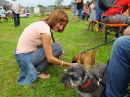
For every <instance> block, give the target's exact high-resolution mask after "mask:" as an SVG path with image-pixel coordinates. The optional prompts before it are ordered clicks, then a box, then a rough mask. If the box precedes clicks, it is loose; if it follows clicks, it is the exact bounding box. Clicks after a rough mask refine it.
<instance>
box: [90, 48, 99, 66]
mask: <svg viewBox="0 0 130 97" xmlns="http://www.w3.org/2000/svg"><path fill="white" fill-rule="evenodd" d="M97 49H98V48H97V47H96V48H94V49H93V51H92V53H91V58H92V64H93V65H96V62H95V55H96V52H97Z"/></svg>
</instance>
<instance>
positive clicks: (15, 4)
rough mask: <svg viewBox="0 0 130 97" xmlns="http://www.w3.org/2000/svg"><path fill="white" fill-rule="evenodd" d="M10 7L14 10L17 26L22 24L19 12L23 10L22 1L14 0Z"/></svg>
mask: <svg viewBox="0 0 130 97" xmlns="http://www.w3.org/2000/svg"><path fill="white" fill-rule="evenodd" d="M10 8H11V10H12V11H13V16H14V24H15V27H17V26H20V16H19V12H20V10H21V4H20V2H19V1H17V0H12V1H11V2H10Z"/></svg>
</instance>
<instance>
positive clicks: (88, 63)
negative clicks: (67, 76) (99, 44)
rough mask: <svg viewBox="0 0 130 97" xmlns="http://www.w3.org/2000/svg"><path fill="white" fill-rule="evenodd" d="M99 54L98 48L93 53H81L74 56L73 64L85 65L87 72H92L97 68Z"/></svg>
mask: <svg viewBox="0 0 130 97" xmlns="http://www.w3.org/2000/svg"><path fill="white" fill-rule="evenodd" d="M96 52H97V48H95V49H94V50H93V51H92V53H91V54H90V53H88V52H81V53H78V54H76V55H75V56H73V58H72V63H78V64H83V65H84V68H85V69H86V70H91V69H92V68H94V67H96V66H97V64H96V60H95V54H96Z"/></svg>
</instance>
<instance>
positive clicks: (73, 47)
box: [0, 13, 114, 97]
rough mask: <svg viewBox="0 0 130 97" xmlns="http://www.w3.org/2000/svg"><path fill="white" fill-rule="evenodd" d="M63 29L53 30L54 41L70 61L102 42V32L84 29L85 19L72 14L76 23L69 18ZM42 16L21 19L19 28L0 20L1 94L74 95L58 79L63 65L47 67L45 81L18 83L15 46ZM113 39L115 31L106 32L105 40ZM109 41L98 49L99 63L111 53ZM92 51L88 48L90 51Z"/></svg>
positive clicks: (13, 96) (11, 96) (19, 96)
mask: <svg viewBox="0 0 130 97" xmlns="http://www.w3.org/2000/svg"><path fill="white" fill-rule="evenodd" d="M67 14H68V16H69V19H70V21H69V23H68V25H67V27H66V29H65V31H64V32H63V33H62V34H61V33H60V34H59V33H57V32H54V37H55V40H56V42H59V43H60V44H61V45H62V47H63V50H64V52H65V57H64V58H63V60H64V61H67V62H71V61H72V57H73V55H75V54H77V53H79V52H81V51H84V50H87V49H89V48H92V47H94V46H97V45H99V44H102V43H104V36H105V35H104V33H103V32H90V31H87V30H86V28H87V25H88V21H83V22H82V23H80V22H79V18H78V17H75V22H72V21H71V13H67ZM39 18H41V17H29V18H21V25H20V27H14V24H13V21H9V22H4V20H3V19H2V20H1V22H0V97H76V92H75V89H73V90H66V89H65V87H64V86H63V84H62V83H61V82H60V76H61V75H62V74H63V73H64V69H65V68H66V67H60V66H57V65H55V64H54V65H51V66H49V67H48V68H47V69H46V71H45V72H46V73H49V74H51V78H50V79H48V80H43V79H37V80H36V81H35V82H34V83H33V84H32V85H26V86H20V85H18V84H17V82H16V81H17V77H18V75H19V71H20V69H19V68H18V66H17V63H16V61H15V59H14V56H13V54H12V52H13V50H14V49H15V47H16V44H17V41H18V38H19V36H20V35H21V33H22V31H23V30H24V28H25V27H26V26H28V25H29V24H30V23H32V22H35V21H37V20H38V19H39ZM113 38H114V33H113V34H110V35H108V40H110V39H113ZM112 44H113V43H110V44H107V45H104V46H101V47H99V48H98V50H97V53H96V61H97V63H98V64H100V63H105V62H106V61H107V60H108V59H109V57H110V53H111V48H112ZM89 52H91V51H89Z"/></svg>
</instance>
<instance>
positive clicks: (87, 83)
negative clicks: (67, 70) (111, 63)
mask: <svg viewBox="0 0 130 97" xmlns="http://www.w3.org/2000/svg"><path fill="white" fill-rule="evenodd" d="M89 84H90V80H88V81H87V82H86V83H85V84H84V85H82V86H80V88H86V87H87V86H89Z"/></svg>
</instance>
